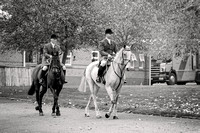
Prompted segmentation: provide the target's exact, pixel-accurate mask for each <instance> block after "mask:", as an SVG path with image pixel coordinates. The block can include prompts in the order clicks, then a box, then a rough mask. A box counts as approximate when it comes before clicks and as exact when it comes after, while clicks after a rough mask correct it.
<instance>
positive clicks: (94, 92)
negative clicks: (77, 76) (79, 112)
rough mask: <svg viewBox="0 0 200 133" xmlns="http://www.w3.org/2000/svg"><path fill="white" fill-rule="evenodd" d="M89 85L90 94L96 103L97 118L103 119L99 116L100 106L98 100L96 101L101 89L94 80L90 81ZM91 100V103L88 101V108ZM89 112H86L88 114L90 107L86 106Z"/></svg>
mask: <svg viewBox="0 0 200 133" xmlns="http://www.w3.org/2000/svg"><path fill="white" fill-rule="evenodd" d="M88 85H89V88H90V92H91V96H90V97H91V98H93V102H94V106H95V112H96V117H97V118H101V116H100V114H99V109H98V106H97V100H96V95H97V93H98V91H99V87H98V86H97V85H95V83H94V81H93V80H92V79H90V80H88ZM91 98H89V101H88V106H89V104H90V102H91V101H90V100H91ZM85 110H87V111H86V112H87V113H88V107H87V106H86V109H85Z"/></svg>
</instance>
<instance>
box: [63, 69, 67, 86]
mask: <svg viewBox="0 0 200 133" xmlns="http://www.w3.org/2000/svg"><path fill="white" fill-rule="evenodd" d="M63 73H64V77H65V74H66V70H63ZM65 83H68V82H67V81H66V80H65V78H64V84H65Z"/></svg>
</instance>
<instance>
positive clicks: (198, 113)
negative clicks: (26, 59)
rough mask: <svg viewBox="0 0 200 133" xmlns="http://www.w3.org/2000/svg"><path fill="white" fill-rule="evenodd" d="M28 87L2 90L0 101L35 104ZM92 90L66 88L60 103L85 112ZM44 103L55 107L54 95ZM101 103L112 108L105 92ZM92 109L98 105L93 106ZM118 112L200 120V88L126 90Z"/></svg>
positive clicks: (121, 96)
mask: <svg viewBox="0 0 200 133" xmlns="http://www.w3.org/2000/svg"><path fill="white" fill-rule="evenodd" d="M28 89H29V88H28V87H1V88H0V97H5V98H10V99H18V100H19V99H23V100H24V99H25V100H27V101H31V102H34V101H35V95H34V96H28V95H27V91H28ZM89 94H90V92H89V90H87V92H86V93H81V92H79V91H78V90H77V88H67V87H66V88H63V90H62V91H61V94H60V96H59V103H60V105H61V106H63V107H76V108H84V107H85V106H86V104H87V101H88V98H89ZM43 101H44V102H45V103H46V104H52V103H53V97H52V94H51V92H50V91H48V92H47V93H46V94H45V97H44V99H43ZM97 102H98V105H99V108H100V110H105V111H107V110H108V109H109V107H110V100H109V97H108V95H107V93H106V91H105V90H104V89H102V90H100V91H99V93H98V98H97ZM91 109H94V105H93V104H91ZM118 112H127V113H138V114H147V115H159V116H167V117H184V118H194V119H200V87H199V86H165V85H161V86H151V87H149V86H133V87H123V88H122V92H121V94H120V98H119V101H118Z"/></svg>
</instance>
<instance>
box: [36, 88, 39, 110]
mask: <svg viewBox="0 0 200 133" xmlns="http://www.w3.org/2000/svg"><path fill="white" fill-rule="evenodd" d="M35 93H36V95H35V97H36V101H37V104H38V105H37V106H36V107H35V110H39V108H40V107H39V105H40V87H38V85H35Z"/></svg>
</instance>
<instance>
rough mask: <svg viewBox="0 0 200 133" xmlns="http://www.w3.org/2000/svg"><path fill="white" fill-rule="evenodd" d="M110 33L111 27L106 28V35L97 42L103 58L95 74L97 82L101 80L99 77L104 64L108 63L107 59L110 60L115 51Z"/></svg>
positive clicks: (114, 44) (115, 46) (101, 74)
mask: <svg viewBox="0 0 200 133" xmlns="http://www.w3.org/2000/svg"><path fill="white" fill-rule="evenodd" d="M112 34H113V32H112V30H111V29H106V31H105V35H106V37H105V38H104V39H103V40H102V41H100V44H99V53H100V54H101V56H102V57H103V59H102V60H101V62H100V65H99V70H98V74H97V79H96V81H97V82H98V83H100V82H101V77H102V76H103V72H104V70H105V68H106V64H107V63H109V62H108V61H110V60H111V58H112V57H113V56H114V55H115V54H116V53H117V45H116V43H115V42H114V41H113V40H111V38H112Z"/></svg>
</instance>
